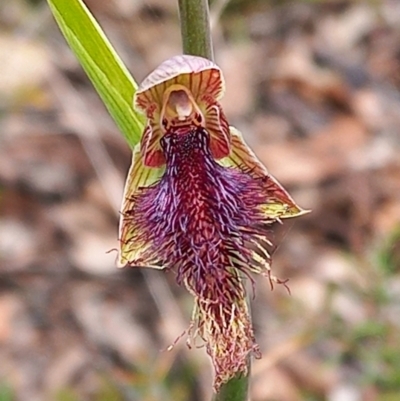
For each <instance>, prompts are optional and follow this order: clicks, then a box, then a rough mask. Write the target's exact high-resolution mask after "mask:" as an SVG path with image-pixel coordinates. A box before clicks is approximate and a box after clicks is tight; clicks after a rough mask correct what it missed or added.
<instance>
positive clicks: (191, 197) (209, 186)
mask: <svg viewBox="0 0 400 401" xmlns="http://www.w3.org/2000/svg"><path fill="white" fill-rule="evenodd" d="M223 92H224V81H223V77H222V74H221V70H220V69H219V68H218V67H217V66H216V65H215V64H214V63H212V62H211V61H209V60H206V59H203V58H201V57H194V56H187V55H186V56H177V57H173V58H171V59H169V60H167V61H165V62H164V63H162V64H161V65H160V66H159V67H158V68H157V69H156V70H154V71H153V72H152V73H151V74H150V75H149V76H148V77H147V78H146V79H145V80H144V81H143V83H142V84H141V86H140V87H139V90H138V91H137V93H136V96H135V100H134V107H135V108H136V109H137V110H138V111H141V112H143V113H144V114H145V115H146V117H147V125H146V127H145V129H144V132H143V136H142V139H141V142H140V144H138V145H137V147H136V149H135V150H134V154H133V161H132V166H131V168H130V171H129V175H128V178H127V183H126V187H125V193H124V200H123V205H122V213H121V221H120V234H119V235H120V249H119V256H118V264H119V266H132V267H141V266H142V267H149V266H150V267H155V268H164V269H166V270H173V271H175V272H176V274H177V281H178V283H180V284H183V285H185V286H186V288H187V289H188V290H189V292H190V293H191V294H192V295H193V296H194V302H195V305H194V312H193V320H192V323H191V325H190V327H191V330H190V336H191V338H195V337H199V338H200V339H201V340H202V341H204V344H205V347H206V350H207V353H208V354H209V355H210V357H211V359H212V362H213V365H214V368H215V379H214V388H215V390H216V391H218V389H219V387H220V385H221V384H223V383H225V382H227V381H228V380H229V379H230V378H232V377H233V376H235V375H236V374H238V373H243V374H246V373H247V358H248V357H249V355H250V354H253V355H255V356H257V355H259V350H258V346H257V344H256V342H255V339H254V334H253V328H252V325H251V321H250V317H249V312H248V309H247V304H246V299H245V285H244V281H245V279H246V278H250V280H252V278H251V273H259V274H261V275H264V276H266V277H267V278H268V279H269V280H270V281H271V283H272V282H279V280H278V279H277V278H276V277H275V276H273V275H272V274H271V270H270V254H269V252H268V249H269V248H270V246H271V245H272V244H271V242H270V238H269V233H270V232H271V227H270V226H271V224H272V223H274V222H277V221H280V220H281V219H285V218H290V217H296V216H299V215H301V214H303V213H305V212H304V211H303V210H302V209H301V208H299V207H298V206H297V205H296V203H295V202H294V201H293V199H292V198H291V197H290V196H289V194H288V193H287V192H286V191H285V190H284V188H283V187H282V186H281V185H280V184H279V183H278V182H277V181H276V180H275V179H274V178H273V177H272V176H271V175H270V174H269V173H268V172H267V170H266V168H265V167H264V166H263V165H262V163H261V162H260V161H259V160H258V159H257V157H256V156H255V154H254V153H253V152H252V151H251V150H250V149H249V147H248V146H247V145H246V143H245V142H244V140H243V137H242V135H241V134H240V132H239V131H237V130H236V129H235V128H233V127H230V126H229V124H228V122H227V119H226V117H225V115H224V112H223V110H222V108H221V105H220V104H219V102H218V101H219V99H220V98H221V97H222V95H223Z"/></svg>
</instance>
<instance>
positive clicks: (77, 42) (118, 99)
mask: <svg viewBox="0 0 400 401" xmlns="http://www.w3.org/2000/svg"><path fill="white" fill-rule="evenodd" d="M48 3H49V6H50V9H51V11H52V13H53V15H54V18H55V20H56V21H57V23H58V25H59V27H60V29H61V32H62V33H63V34H64V36H65V39H66V40H67V42H68V44H69V46H70V47H71V49H72V50H73V52H74V53H75V56H76V57H77V58H78V60H79V62H80V64H81V65H82V67H83V69H84V70H85V71H86V73H87V75H88V76H89V78H90V80H91V81H92V83H93V85H94V86H95V88H96V90H97V92H98V93H99V95H100V97H101V98H102V100H103V102H104V104H105V105H106V107H107V109H108V111H109V113H110V114H111V116H112V117H113V119H114V120H115V122H116V124H117V126H118V128H119V129H120V130H121V132H122V134H123V135H124V137H125V139H126V141H127V142H128V144H129V146H130V147H131V148H132V149H133V148H134V146H135V145H136V144H137V143H138V142H139V140H140V136H141V135H142V131H143V125H144V116H142V115H140V114H138V113H136V112H135V111H134V110H133V107H132V100H133V95H134V93H135V91H136V89H137V84H136V82H135V81H134V79H133V78H132V76H131V75H130V74H129V72H128V70H127V68H126V67H125V65H124V63H123V62H122V60H121V59H120V58H119V56H118V55H117V53H116V51H115V50H114V49H113V47H112V46H111V44H110V42H109V41H108V39H107V37H106V36H105V34H104V32H103V31H102V29H101V27H100V26H99V24H98V23H97V21H96V20H95V19H94V17H93V16H92V14H91V13H90V11H89V10H88V9H87V7H86V6H85V4H84V3H83V2H82V1H81V0H48Z"/></svg>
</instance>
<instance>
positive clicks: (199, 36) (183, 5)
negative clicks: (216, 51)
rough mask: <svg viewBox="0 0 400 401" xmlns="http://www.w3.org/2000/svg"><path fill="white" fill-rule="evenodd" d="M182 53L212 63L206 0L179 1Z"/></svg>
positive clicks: (212, 56)
mask: <svg viewBox="0 0 400 401" xmlns="http://www.w3.org/2000/svg"><path fill="white" fill-rule="evenodd" d="M179 17H180V22H181V36H182V46H183V52H184V53H185V54H191V55H193V56H201V57H205V58H208V59H209V60H211V61H213V59H214V55H213V48H212V40H211V29H210V13H209V7H208V0H179Z"/></svg>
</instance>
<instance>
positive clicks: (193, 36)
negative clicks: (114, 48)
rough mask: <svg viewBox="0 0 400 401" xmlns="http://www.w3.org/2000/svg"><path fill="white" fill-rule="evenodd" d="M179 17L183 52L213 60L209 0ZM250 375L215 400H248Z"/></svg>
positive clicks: (184, 7)
mask: <svg viewBox="0 0 400 401" xmlns="http://www.w3.org/2000/svg"><path fill="white" fill-rule="evenodd" d="M179 17H180V23H181V36H182V45H183V52H184V53H185V54H192V55H194V56H201V57H205V58H208V59H209V60H211V61H213V59H214V54H213V47H212V39H211V28H210V18H209V6H208V0H179ZM248 370H249V372H250V358H249V360H248ZM249 375H250V373H249V374H248V375H247V376H243V375H241V376H238V377H235V378H233V379H231V380H230V381H229V382H228V383H226V384H224V385H222V386H221V388H220V391H219V392H218V394H215V395H214V397H213V401H247V399H248V395H247V394H248V388H249Z"/></svg>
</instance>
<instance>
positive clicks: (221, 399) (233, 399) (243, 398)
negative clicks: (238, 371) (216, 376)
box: [212, 376, 249, 401]
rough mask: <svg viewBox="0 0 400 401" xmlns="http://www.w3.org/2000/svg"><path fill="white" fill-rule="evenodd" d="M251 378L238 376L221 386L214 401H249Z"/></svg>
mask: <svg viewBox="0 0 400 401" xmlns="http://www.w3.org/2000/svg"><path fill="white" fill-rule="evenodd" d="M248 389H249V376H238V377H235V378H233V379H231V380H229V382H228V383H226V384H224V385H222V386H221V389H220V390H219V392H218V394H215V395H214V397H213V400H212V401H247V399H248V396H247V392H248Z"/></svg>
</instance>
